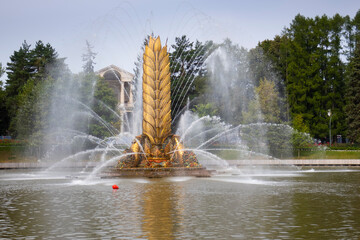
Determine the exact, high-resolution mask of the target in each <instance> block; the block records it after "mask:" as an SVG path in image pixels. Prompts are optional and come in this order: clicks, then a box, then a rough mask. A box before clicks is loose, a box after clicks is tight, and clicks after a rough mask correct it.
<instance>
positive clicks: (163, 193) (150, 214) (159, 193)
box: [142, 180, 184, 239]
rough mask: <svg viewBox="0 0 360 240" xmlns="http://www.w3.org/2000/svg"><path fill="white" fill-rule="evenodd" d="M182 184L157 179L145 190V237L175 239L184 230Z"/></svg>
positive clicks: (143, 227) (145, 187)
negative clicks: (182, 227)
mask: <svg viewBox="0 0 360 240" xmlns="http://www.w3.org/2000/svg"><path fill="white" fill-rule="evenodd" d="M183 197H184V196H183V195H182V186H181V185H179V184H177V185H175V184H173V183H169V182H163V181H161V180H160V181H156V182H155V183H154V184H149V185H147V186H144V190H143V196H142V200H143V204H142V209H143V220H142V222H143V223H142V230H143V232H144V235H143V237H145V238H147V239H162V238H164V239H175V234H176V233H178V232H182V231H183V229H181V226H182V224H181V223H182V219H181V215H182V213H183V206H182V205H181V203H182V198H183Z"/></svg>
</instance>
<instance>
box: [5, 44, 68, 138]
mask: <svg viewBox="0 0 360 240" xmlns="http://www.w3.org/2000/svg"><path fill="white" fill-rule="evenodd" d="M30 47H31V46H30V45H29V44H27V43H26V41H24V43H23V44H22V46H21V47H20V49H19V51H15V52H14V54H13V55H12V56H10V60H11V61H10V62H9V63H8V64H7V68H6V70H7V76H8V78H7V80H6V86H5V94H6V110H7V115H8V117H7V119H8V121H7V123H6V125H7V126H6V128H8V129H9V130H10V132H11V133H12V134H13V135H16V125H17V124H16V123H17V122H18V120H17V119H19V118H18V117H16V116H17V114H18V110H19V109H21V108H22V104H23V103H24V102H23V100H24V99H27V97H26V96H24V95H25V92H26V93H27V94H30V93H31V92H32V90H30V88H34V89H35V86H37V85H38V84H39V83H40V82H41V81H43V80H45V79H46V78H47V77H48V76H51V75H53V73H52V70H51V69H55V68H56V67H55V66H56V65H58V64H57V63H59V62H57V53H56V51H55V49H54V48H53V47H52V46H51V45H50V44H44V43H43V42H42V41H38V42H36V44H35V48H33V49H31V48H30ZM60 62H62V61H60ZM28 81H31V82H32V83H31V84H29V86H27V90H26V91H23V88H24V86H25V85H27V83H28ZM29 96H30V95H29Z"/></svg>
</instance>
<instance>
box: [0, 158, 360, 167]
mask: <svg viewBox="0 0 360 240" xmlns="http://www.w3.org/2000/svg"><path fill="white" fill-rule="evenodd" d="M226 162H227V163H228V164H229V165H230V166H238V167H242V166H274V167H275V166H311V167H317V166H318V167H343V166H344V167H357V166H358V167H360V159H256V160H247V159H242V160H226ZM98 164H99V162H72V163H71V164H67V165H63V166H59V168H94V167H96V166H97V165H98ZM52 165H54V163H53V162H20V163H19V162H12V163H0V169H43V168H49V167H51V166H52Z"/></svg>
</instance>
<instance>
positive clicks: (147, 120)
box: [143, 37, 171, 144]
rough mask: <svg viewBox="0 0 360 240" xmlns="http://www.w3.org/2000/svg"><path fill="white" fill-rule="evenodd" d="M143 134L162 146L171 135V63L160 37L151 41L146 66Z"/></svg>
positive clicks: (144, 64)
mask: <svg viewBox="0 0 360 240" xmlns="http://www.w3.org/2000/svg"><path fill="white" fill-rule="evenodd" d="M143 69H144V73H143V134H145V135H147V136H148V138H149V140H150V142H151V143H152V144H162V143H163V141H164V140H165V139H166V138H167V137H168V136H169V135H170V134H171V107H170V106H171V99H170V61H169V54H168V53H167V47H166V45H165V46H164V47H163V48H162V47H161V42H160V37H157V38H153V37H150V39H149V43H148V45H147V46H145V52H144V63H143Z"/></svg>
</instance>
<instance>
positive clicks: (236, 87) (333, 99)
mask: <svg viewBox="0 0 360 240" xmlns="http://www.w3.org/2000/svg"><path fill="white" fill-rule="evenodd" d="M359 43H360V11H358V12H357V14H356V15H355V17H354V18H352V19H351V18H350V17H349V16H345V17H342V16H340V15H339V14H336V15H334V16H333V17H328V16H326V15H323V16H316V17H315V18H306V17H304V16H302V15H300V14H299V15H297V16H296V17H295V18H294V20H293V21H292V23H291V24H290V26H289V27H287V28H285V29H284V30H283V31H282V33H281V34H280V35H277V36H275V37H274V39H271V40H264V41H262V42H259V44H258V46H257V47H256V48H254V49H250V50H246V49H244V48H242V47H239V46H238V45H236V44H233V43H232V42H231V41H230V40H228V39H227V40H225V41H224V42H223V43H222V44H214V43H213V42H206V43H200V42H195V43H194V42H191V41H190V40H189V39H187V38H186V36H183V37H181V38H177V39H176V43H175V44H174V45H173V46H172V49H174V50H173V52H171V54H170V58H171V60H172V61H171V70H172V91H173V92H172V94H173V96H172V99H173V102H172V104H173V108H172V111H173V112H172V113H173V119H174V118H176V117H177V114H178V112H179V111H181V110H179V109H184V108H185V105H186V102H187V101H186V100H187V99H188V98H189V99H190V100H191V107H192V109H193V110H194V111H196V112H198V113H199V114H200V115H208V114H209V115H219V116H221V117H222V119H224V120H225V121H226V122H228V123H232V124H242V123H254V122H265V123H285V124H290V125H292V126H293V127H294V128H295V129H297V130H298V131H301V132H308V133H310V134H311V136H312V137H314V138H317V139H321V140H322V141H323V142H328V141H329V122H330V117H331V130H332V140H333V142H334V141H335V140H336V135H342V137H343V140H345V138H348V140H349V141H351V142H358V143H359V142H360V125H359V120H360V117H359V115H360V104H359V101H360V97H359V93H360V91H359V90H360V89H359V84H360V83H359V82H360V78H359V51H360V45H359ZM205 59H206V62H207V64H206V65H205V64H203V62H204V61H205ZM206 66H207V67H206ZM186 84H187V85H186ZM179 86H181V87H179ZM184 88H185V90H184ZM180 89H181V90H183V91H179V90H180ZM175 105H177V107H176V108H175ZM179 105H180V106H181V107H180V108H179ZM330 115H331V116H330Z"/></svg>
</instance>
